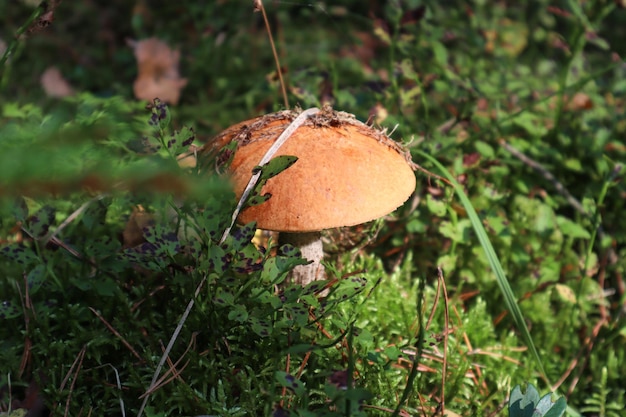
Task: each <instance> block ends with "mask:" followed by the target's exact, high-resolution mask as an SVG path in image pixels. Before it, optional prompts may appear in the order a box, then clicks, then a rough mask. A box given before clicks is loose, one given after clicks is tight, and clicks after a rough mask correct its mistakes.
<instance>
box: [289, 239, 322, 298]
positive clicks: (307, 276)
mask: <svg viewBox="0 0 626 417" xmlns="http://www.w3.org/2000/svg"><path fill="white" fill-rule="evenodd" d="M278 241H279V243H280V244H285V243H289V244H291V245H293V246H295V247H297V248H298V249H300V251H301V252H302V257H303V258H304V259H307V260H309V261H311V263H309V264H306V265H298V266H296V267H295V268H294V269H293V271H292V272H291V275H290V278H288V279H290V280H291V282H293V283H296V284H300V285H302V286H305V285H307V284H310V283H311V282H313V281H316V280H321V279H324V278H325V277H326V272H325V271H324V267H323V266H322V259H323V258H324V248H323V246H322V234H321V233H320V232H308V233H280V234H279V237H278Z"/></svg>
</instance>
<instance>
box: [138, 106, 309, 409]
mask: <svg viewBox="0 0 626 417" xmlns="http://www.w3.org/2000/svg"><path fill="white" fill-rule="evenodd" d="M319 111H320V110H319V109H318V108H315V107H312V108H310V109H306V110H304V111H303V112H302V113H300V114H299V115H298V117H296V118H295V119H294V120H293V121H292V122H291V124H289V126H287V128H286V129H285V130H284V131H283V133H281V135H280V136H279V137H278V139H276V142H274V143H273V144H272V146H270V148H269V149H268V150H267V152H266V153H265V155H263V158H261V160H260V161H259V163H258V166H263V165H265V164H267V163H268V162H269V161H270V160H271V159H272V157H273V156H274V155H275V154H276V152H277V151H278V149H279V148H280V147H281V146H282V145H283V144H284V143H285V142H286V141H287V139H289V137H290V136H291V135H293V133H294V132H295V131H296V130H297V129H298V128H299V127H300V126H302V124H303V123H304V122H305V121H306V119H307V118H308V117H309V116H312V115H314V114H317V113H319ZM260 177H261V172H260V171H259V172H257V173H256V174H254V175H252V177H251V178H250V181H249V182H248V185H247V186H246V188H245V189H244V191H243V194H241V198H240V199H239V203H237V207H236V208H235V211H234V212H233V216H232V219H231V222H230V225H229V226H228V227H227V228H226V230H224V234H223V235H222V238H221V239H220V242H219V243H220V244H221V243H223V242H224V241H225V240H226V238H227V237H228V235H229V234H230V231H231V229H232V228H233V225H234V224H235V220H237V216H239V212H240V211H241V209H242V208H243V205H244V203H245V202H246V199H247V198H248V196H249V195H250V192H251V191H252V189H254V187H255V186H256V184H257V182H258V181H259V178H260ZM206 278H207V277H206V275H205V276H204V278H202V280H201V281H200V283H199V284H198V287H197V288H196V291H195V292H194V296H193V298H192V299H191V300H189V303H188V304H187V308H186V309H185V312H184V313H183V315H182V317H181V318H180V320H179V321H178V325H177V326H176V329H175V330H174V333H173V334H172V337H171V338H170V341H169V342H168V344H167V347H166V348H165V351H164V352H163V355H162V356H161V360H160V361H159V364H158V365H157V368H156V370H155V371H154V375H153V376H152V381H151V382H150V387H149V388H148V389H147V390H146V392H151V391H152V390H153V388H154V386H155V384H156V381H157V379H158V378H159V374H160V373H161V369H162V368H163V365H164V364H165V361H166V360H167V358H168V356H169V354H170V352H171V350H172V348H173V347H174V342H175V341H176V339H177V338H178V335H179V334H180V331H181V330H182V328H183V325H184V324H185V321H187V317H188V316H189V313H190V312H191V309H192V308H193V305H194V304H195V299H196V298H197V297H198V294H200V290H201V289H202V286H203V285H204V283H205V282H206ZM148 398H150V395H146V396H145V397H144V399H143V402H142V403H141V407H140V408H139V412H138V413H137V417H141V415H142V414H143V411H144V409H145V407H146V404H147V403H148Z"/></svg>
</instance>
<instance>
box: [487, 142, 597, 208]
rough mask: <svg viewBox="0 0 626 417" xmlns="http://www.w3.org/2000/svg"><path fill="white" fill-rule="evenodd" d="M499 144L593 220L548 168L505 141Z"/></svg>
mask: <svg viewBox="0 0 626 417" xmlns="http://www.w3.org/2000/svg"><path fill="white" fill-rule="evenodd" d="M498 142H499V143H500V146H502V147H503V148H504V149H506V150H507V151H508V152H509V153H511V154H512V155H513V156H515V157H516V158H517V159H519V160H520V161H522V162H523V163H525V164H526V165H528V166H529V167H531V168H532V169H534V170H535V171H537V172H539V173H540V174H541V175H542V176H543V177H544V178H545V179H546V180H548V181H549V182H550V183H551V184H552V186H553V187H554V188H555V189H556V191H557V192H558V193H559V194H561V195H562V196H563V197H565V199H566V200H567V202H568V203H569V204H570V205H571V206H572V207H574V209H576V211H578V212H579V213H581V214H582V215H584V216H586V217H589V218H591V214H589V213H588V212H587V210H585V208H584V207H583V205H582V204H581V203H580V201H578V200H577V199H576V197H574V196H573V195H572V194H570V192H569V191H568V190H567V188H565V186H563V184H561V183H560V182H559V181H558V180H557V179H556V178H555V177H554V175H552V173H551V172H550V171H548V170H547V169H546V168H544V167H543V165H541V164H540V163H539V162H537V161H535V160H533V159H531V158H529V157H528V156H526V155H525V154H523V153H522V152H520V151H518V150H517V149H515V148H514V147H513V146H511V145H509V144H508V143H506V142H505V140H504V139H500V140H499V141H498Z"/></svg>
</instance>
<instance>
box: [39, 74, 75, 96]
mask: <svg viewBox="0 0 626 417" xmlns="http://www.w3.org/2000/svg"><path fill="white" fill-rule="evenodd" d="M39 81H40V82H41V87H42V88H43V90H44V91H45V92H46V95H47V96H48V97H57V98H62V97H67V96H73V95H74V89H73V88H72V86H71V85H70V83H68V82H67V80H66V79H65V78H63V75H62V74H61V71H59V69H58V68H57V67H49V68H48V69H47V70H45V71H44V72H43V74H41V77H40V78H39Z"/></svg>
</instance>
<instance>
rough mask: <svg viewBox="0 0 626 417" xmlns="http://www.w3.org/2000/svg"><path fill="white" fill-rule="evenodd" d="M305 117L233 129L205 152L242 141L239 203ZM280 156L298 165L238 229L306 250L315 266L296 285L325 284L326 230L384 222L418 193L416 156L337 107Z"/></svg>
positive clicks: (275, 116)
mask: <svg viewBox="0 0 626 417" xmlns="http://www.w3.org/2000/svg"><path fill="white" fill-rule="evenodd" d="M299 113H300V112H299V110H285V111H280V112H277V113H271V114H268V115H265V116H261V117H257V118H255V119H251V120H248V121H245V122H241V123H238V124H236V125H233V126H231V127H230V128H228V129H226V130H225V131H223V132H222V133H220V134H218V135H217V137H216V138H215V139H214V140H213V141H211V142H210V144H209V146H208V147H207V148H206V149H205V150H204V151H203V152H201V153H204V152H211V151H215V150H217V149H220V148H222V147H224V146H225V145H227V144H228V143H230V142H231V141H237V150H236V152H235V156H234V159H233V161H232V163H231V165H230V167H229V169H228V170H229V174H230V177H231V180H232V183H233V187H234V191H235V194H236V195H237V197H238V198H239V197H241V195H242V194H243V192H244V189H245V188H246V185H247V184H248V182H249V181H250V178H251V176H252V172H253V169H254V168H255V167H256V166H257V165H259V161H260V160H261V158H262V157H263V156H264V155H265V153H266V152H267V150H268V149H269V148H270V146H272V144H273V143H274V142H275V141H276V139H277V138H278V137H279V136H280V135H281V133H282V132H283V131H284V130H285V129H286V128H287V127H288V126H289V125H290V124H291V122H292V121H293V120H294V119H296V117H297V116H298V114H299ZM207 149H208V151H207ZM279 155H294V156H296V157H297V158H298V160H297V161H296V162H295V163H294V164H293V165H292V166H290V167H289V168H287V169H286V170H285V171H283V172H281V173H280V174H278V175H276V176H274V177H272V178H270V179H269V180H268V181H267V183H266V184H265V185H264V186H263V188H262V190H261V193H262V194H265V193H268V194H270V195H271V197H270V198H269V199H268V200H267V201H265V202H263V203H262V204H259V205H256V206H252V207H248V208H246V209H244V210H243V211H242V212H241V213H240V214H239V217H238V222H239V223H248V222H251V221H256V223H257V227H259V228H260V229H265V230H273V231H277V232H279V243H281V244H284V243H290V244H292V245H294V246H296V247H298V248H299V249H300V250H301V252H302V256H303V257H304V258H305V259H307V260H309V261H310V263H309V264H307V265H301V266H297V267H296V268H295V270H294V271H293V272H292V275H291V280H292V281H293V282H295V283H299V284H302V285H306V284H308V283H310V282H312V281H314V280H316V279H323V278H324V277H325V272H324V269H323V267H322V265H321V261H322V258H323V255H324V252H323V248H322V240H321V233H320V231H322V230H324V229H330V228H336V227H343V226H354V225H357V224H361V223H365V222H367V221H370V220H374V219H377V218H379V217H381V216H384V215H386V214H388V213H390V212H391V211H393V210H395V209H396V208H397V207H399V206H400V205H402V204H403V203H404V202H405V201H406V200H407V199H408V197H409V196H410V195H411V193H412V192H413V190H414V189H415V175H414V173H413V170H412V168H411V160H410V155H409V154H408V152H406V151H405V150H404V149H403V148H402V147H401V146H400V145H399V144H398V143H397V142H394V141H393V140H391V139H390V138H389V137H387V136H386V135H385V134H384V133H383V132H381V131H378V130H376V129H373V128H372V127H370V126H368V125H366V124H364V123H362V122H360V121H358V120H357V119H356V118H355V117H354V115H352V114H349V113H345V112H338V111H334V110H332V109H331V108H330V107H324V108H323V109H322V110H321V111H319V112H318V113H317V114H314V115H312V116H309V117H308V118H307V119H306V120H305V121H304V123H302V125H300V126H299V127H297V129H296V130H295V131H294V132H293V133H292V134H291V137H290V138H289V139H288V140H286V141H285V142H284V144H282V146H280V148H279V149H278V150H277V152H276V153H275V155H274V156H279Z"/></svg>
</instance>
